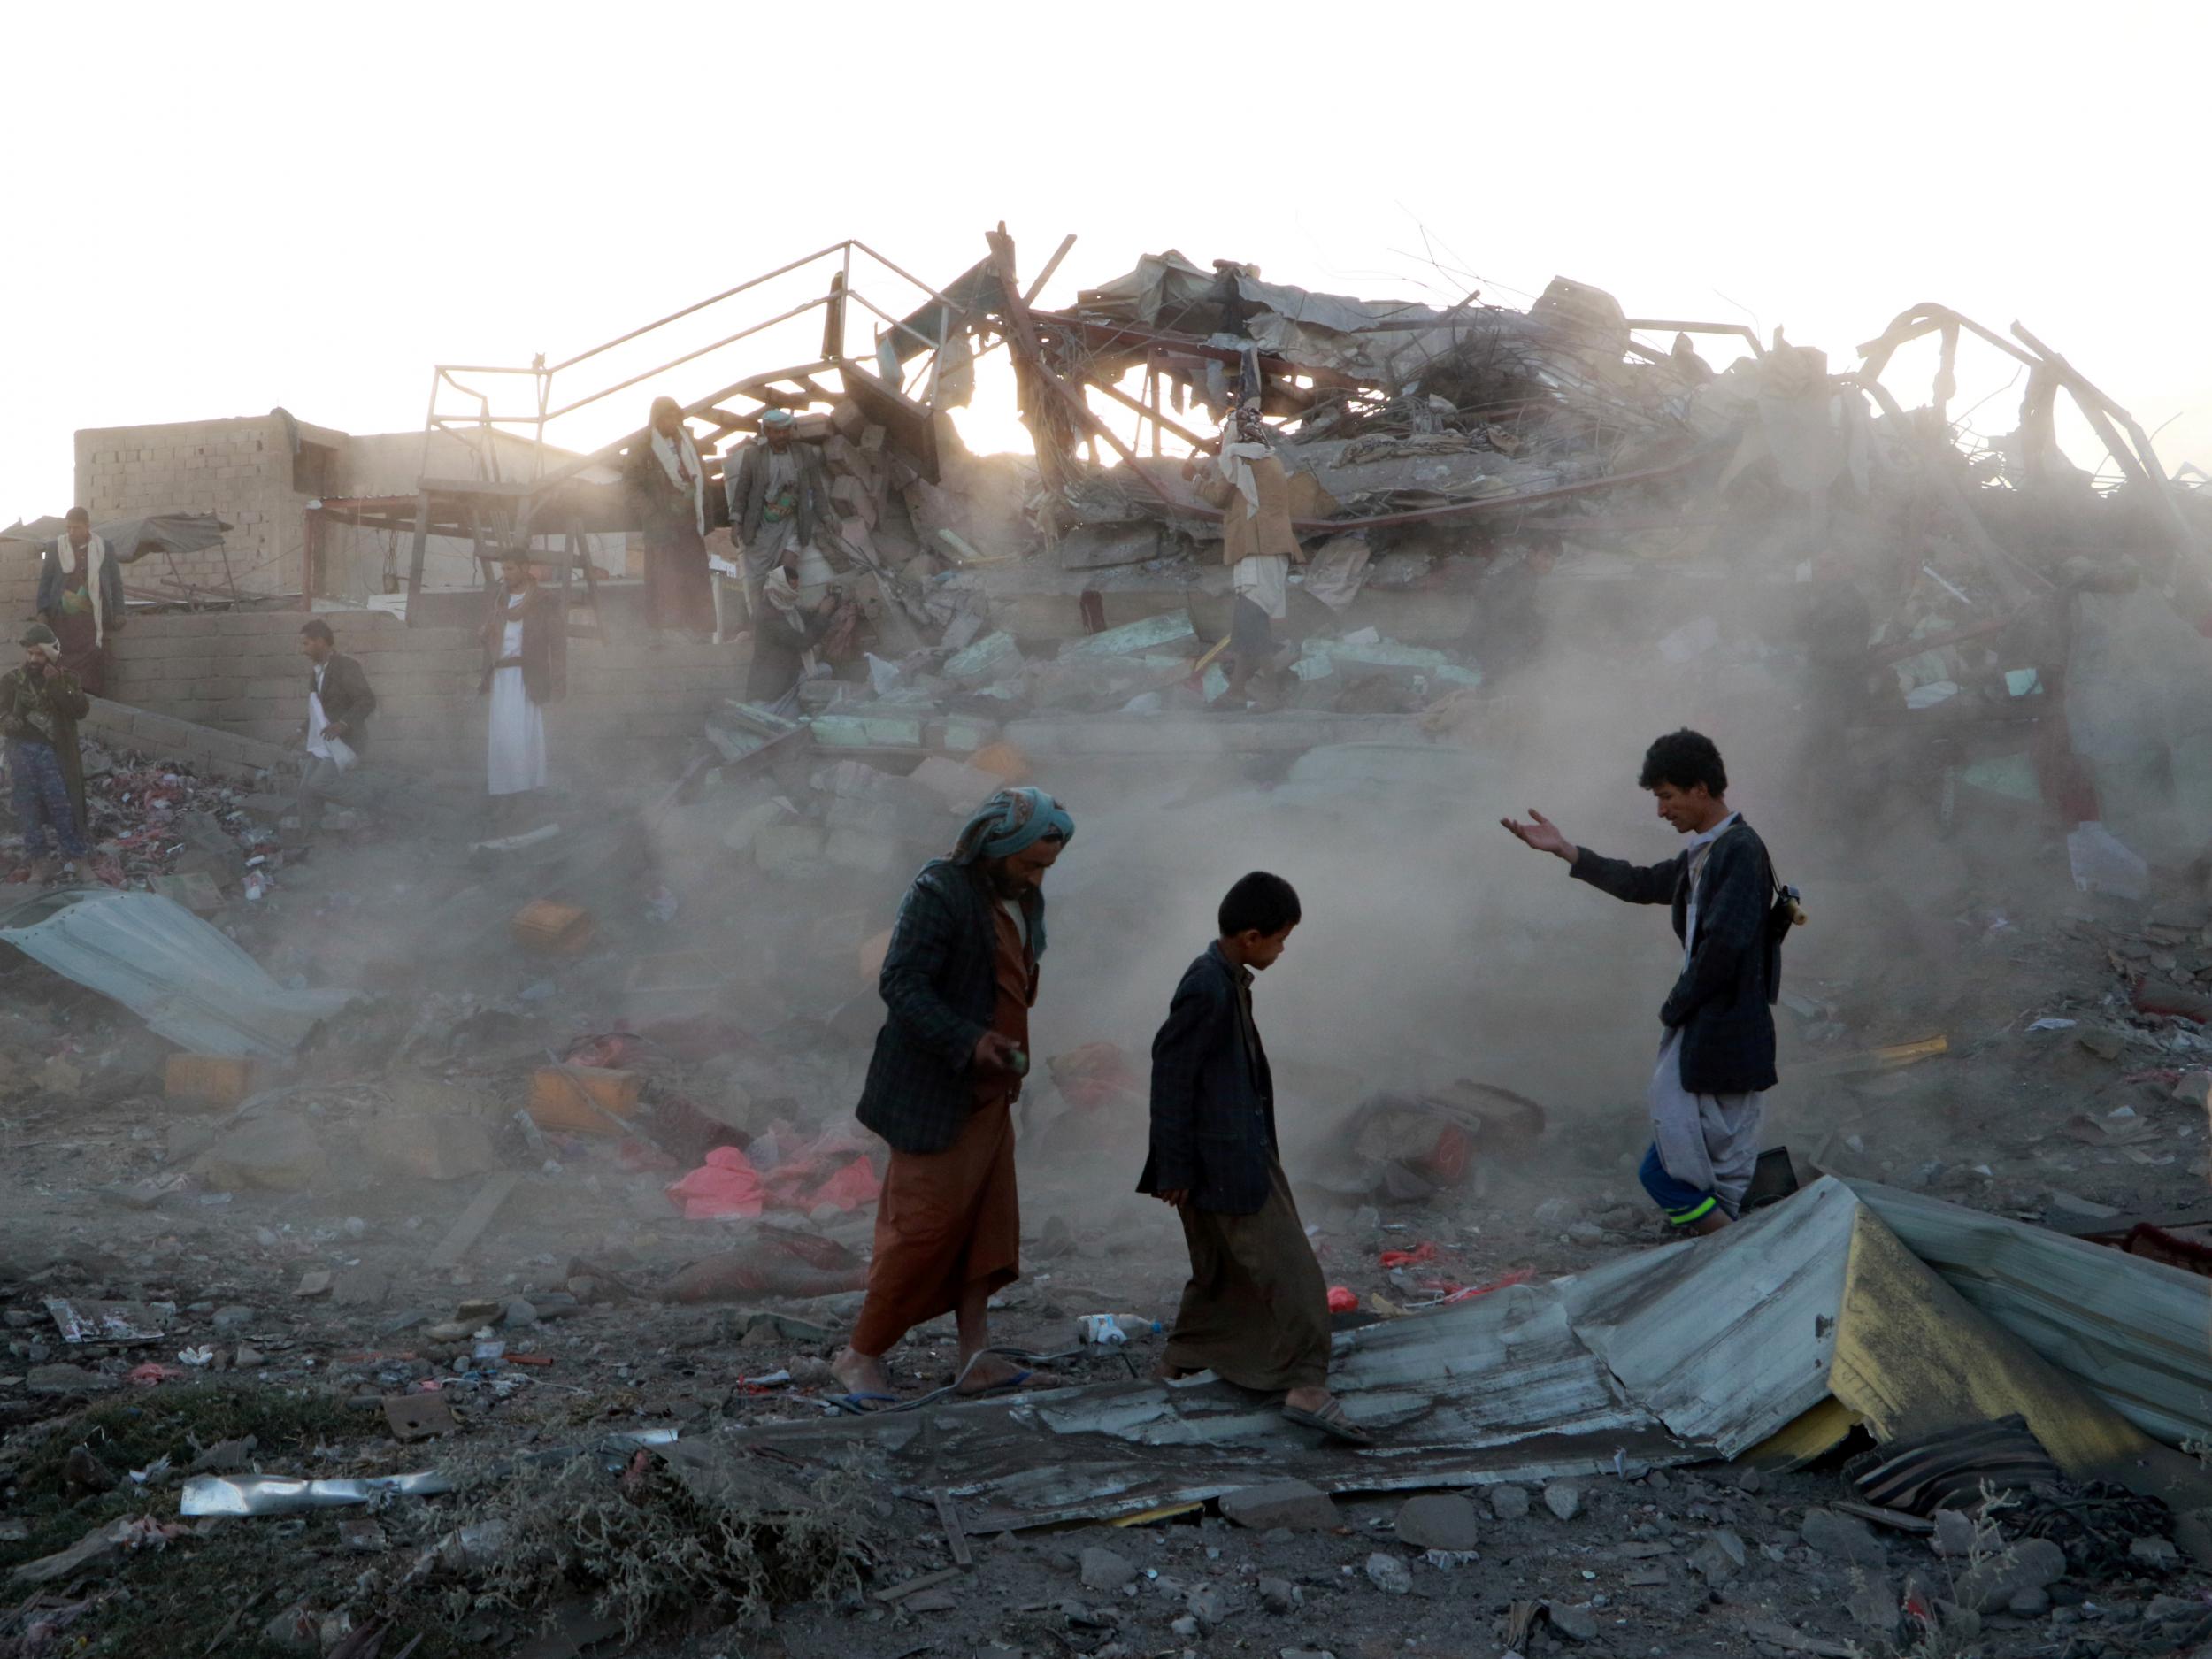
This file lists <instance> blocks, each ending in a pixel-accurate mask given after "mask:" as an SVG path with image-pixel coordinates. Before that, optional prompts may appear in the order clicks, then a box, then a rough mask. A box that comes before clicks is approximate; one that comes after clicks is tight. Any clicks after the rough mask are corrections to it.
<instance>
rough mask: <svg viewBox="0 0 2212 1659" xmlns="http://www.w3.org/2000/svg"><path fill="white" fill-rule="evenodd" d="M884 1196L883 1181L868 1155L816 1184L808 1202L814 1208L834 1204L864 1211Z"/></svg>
mask: <svg viewBox="0 0 2212 1659" xmlns="http://www.w3.org/2000/svg"><path fill="white" fill-rule="evenodd" d="M882 1196H883V1182H882V1180H881V1179H880V1178H879V1177H878V1176H877V1174H876V1166H875V1165H874V1164H871V1163H870V1162H869V1161H868V1160H867V1159H866V1158H855V1159H854V1160H853V1161H852V1162H851V1163H849V1164H846V1165H845V1167H844V1168H843V1169H841V1170H840V1171H837V1173H836V1174H834V1175H833V1176H831V1177H830V1178H829V1179H827V1180H826V1181H824V1182H823V1183H822V1184H821V1186H819V1187H816V1188H815V1189H814V1191H813V1193H812V1194H810V1196H809V1197H808V1199H807V1204H808V1207H809V1208H810V1209H815V1208H818V1207H820V1206H821V1205H823V1204H834V1205H836V1206H837V1208H838V1209H840V1210H860V1209H864V1208H865V1207H866V1206H868V1205H870V1204H872V1203H874V1202H876V1200H877V1199H879V1198H880V1197H882Z"/></svg>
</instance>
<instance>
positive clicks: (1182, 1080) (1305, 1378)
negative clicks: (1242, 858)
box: [1137, 871, 1372, 1444]
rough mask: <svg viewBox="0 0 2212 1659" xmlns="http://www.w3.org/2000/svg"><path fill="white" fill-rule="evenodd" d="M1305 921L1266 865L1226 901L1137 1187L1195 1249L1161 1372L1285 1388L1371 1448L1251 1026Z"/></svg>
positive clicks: (1164, 1031)
mask: <svg viewBox="0 0 2212 1659" xmlns="http://www.w3.org/2000/svg"><path fill="white" fill-rule="evenodd" d="M1298 920H1299V908H1298V895H1297V894H1296V893H1295V892H1294V891H1293V890H1292V888H1291V885H1290V883H1289V882H1287V881H1286V880H1284V879H1282V878H1281V877H1280V876H1273V875H1269V874H1267V873H1266V872H1263V871H1256V872H1253V873H1252V874H1250V875H1248V876H1247V877H1245V878H1244V879H1243V880H1241V881H1240V882H1238V883H1237V884H1236V886H1234V887H1231V888H1230V889H1229V894H1228V896H1227V897H1226V898H1225V899H1223V900H1222V902H1221V912H1220V917H1219V922H1220V929H1221V936H1220V937H1219V938H1218V939H1217V940H1215V941H1214V942H1213V943H1212V944H1210V945H1209V946H1207V947H1206V950H1205V954H1204V955H1202V956H1200V957H1199V958H1198V960H1197V961H1195V962H1194V963H1192V964H1191V965H1190V967H1189V969H1188V970H1187V972H1185V973H1184V975H1183V982H1182V983H1181V984H1180V985H1179V986H1177V987H1175V1001H1174V1002H1173V1003H1172V1004H1171V1005H1170V1007H1169V1009H1168V1016H1167V1024H1165V1025H1163V1026H1161V1027H1160V1033H1159V1035H1158V1036H1156V1037H1155V1038H1154V1039H1153V1040H1152V1148H1151V1156H1149V1157H1148V1158H1147V1159H1146V1160H1145V1165H1144V1173H1143V1174H1142V1175H1141V1177H1139V1178H1138V1181H1137V1190H1138V1191H1139V1192H1141V1193H1149V1194H1151V1195H1152V1196H1153V1197H1155V1198H1157V1199H1158V1200H1160V1202H1163V1203H1164V1204H1169V1205H1171V1206H1173V1208H1174V1210H1175V1211H1176V1213H1177V1214H1178V1215H1179V1216H1180V1217H1182V1218H1183V1240H1184V1242H1185V1243H1186V1244H1187V1245H1188V1246H1189V1248H1190V1280H1189V1282H1188V1283H1187V1284H1186V1285H1185V1286H1183V1302H1182V1306H1181V1307H1180V1308H1179V1310H1177V1312H1176V1316H1175V1329H1174V1332H1173V1333H1171V1335H1170V1336H1169V1338H1168V1343H1167V1352H1166V1354H1165V1356H1164V1358H1163V1359H1162V1361H1161V1374H1162V1375H1163V1376H1164V1377H1168V1378H1171V1379H1172V1378H1176V1377H1181V1376H1186V1375H1188V1374H1189V1373H1191V1372H1193V1371H1212V1372H1214V1373H1215V1374H1216V1375H1217V1376H1218V1377H1220V1378H1221V1379H1223V1380H1225V1381H1227V1382H1232V1383H1235V1384H1236V1385H1238V1386H1240V1387H1244V1388H1252V1389H1257V1390H1260V1391H1262V1392H1263V1393H1270V1394H1271V1393H1276V1392H1281V1393H1282V1394H1283V1396H1284V1398H1283V1415H1284V1416H1285V1417H1288V1418H1289V1419H1290V1420H1291V1421H1292V1422H1294V1423H1298V1424H1302V1425H1305V1426H1306V1427H1309V1428H1316V1429H1319V1430H1321V1431H1322V1432H1324V1433H1325V1434H1328V1435H1330V1436H1332V1437H1333V1438H1334V1439H1337V1440H1348V1441H1351V1442H1353V1443H1355V1444H1363V1443H1364V1442H1366V1441H1367V1440H1371V1438H1372V1437H1371V1435H1370V1434H1369V1433H1368V1432H1367V1431H1366V1430H1364V1429H1363V1428H1361V1427H1360V1426H1359V1425H1357V1424H1356V1423H1355V1422H1353V1421H1352V1420H1351V1418H1350V1417H1348V1416H1347V1415H1346V1413H1345V1410H1344V1406H1343V1402H1340V1401H1339V1400H1338V1399H1337V1398H1336V1397H1335V1396H1334V1395H1333V1394H1330V1393H1329V1389H1328V1379H1329V1288H1328V1286H1327V1284H1326V1282H1325V1280H1324V1279H1322V1277H1321V1264H1320V1263H1318V1262H1317V1261H1315V1260H1314V1256H1313V1247H1312V1246H1311V1245H1310V1244H1309V1243H1308V1242H1307V1241H1306V1230H1305V1226H1304V1224H1303V1223H1302V1222H1301V1221H1300V1220H1299V1218H1298V1206H1297V1203H1296V1202H1295V1201H1294V1200H1293V1199H1292V1197H1291V1195H1290V1183H1289V1182H1288V1181H1287V1180H1286V1179H1284V1178H1283V1166H1282V1161H1281V1156H1280V1154H1279V1148H1278V1143H1277V1141H1276V1137H1275V1084H1274V1077H1273V1074H1272V1073H1271V1071H1269V1069H1268V1064H1267V1050H1266V1049H1265V1048H1263V1047H1262V1046H1261V1044H1260V1033H1259V1028H1258V1026H1257V1025H1255V1024H1254V1023H1253V1019H1252V976H1253V975H1254V974H1255V973H1260V972H1265V971H1266V970H1267V969H1269V968H1271V967H1272V966H1274V964H1276V963H1277V962H1278V961H1279V960H1280V958H1281V956H1282V954H1283V949H1284V947H1285V946H1286V945H1287V944H1288V943H1289V941H1290V934H1291V930H1292V929H1293V928H1294V927H1295V926H1297V925H1298Z"/></svg>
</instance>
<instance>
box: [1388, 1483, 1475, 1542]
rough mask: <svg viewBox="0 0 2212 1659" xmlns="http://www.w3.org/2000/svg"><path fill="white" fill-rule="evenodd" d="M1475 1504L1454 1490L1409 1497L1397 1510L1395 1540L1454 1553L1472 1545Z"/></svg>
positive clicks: (1473, 1540) (1473, 1539)
mask: <svg viewBox="0 0 2212 1659" xmlns="http://www.w3.org/2000/svg"><path fill="white" fill-rule="evenodd" d="M1476 1525H1477V1522H1476V1517H1475V1506H1474V1505H1473V1504H1471V1503H1470V1502H1467V1500H1466V1499H1464V1498H1463V1497H1460V1496H1459V1495H1458V1494H1455V1493H1435V1494H1429V1495H1427V1496H1424V1497H1418V1498H1409V1499H1407V1500H1406V1502H1404V1503H1403V1504H1402V1506H1400V1508H1399V1510H1398V1521H1397V1531H1398V1541H1399V1542H1400V1543H1402V1544H1409V1545H1411V1546H1412V1547H1413V1548H1416V1549H1440V1550H1445V1551H1448V1552H1449V1553H1451V1554H1454V1555H1459V1554H1463V1553H1464V1552H1466V1551H1468V1550H1471V1549H1472V1548H1475V1545H1476V1543H1477V1541H1478V1540H1477V1538H1476Z"/></svg>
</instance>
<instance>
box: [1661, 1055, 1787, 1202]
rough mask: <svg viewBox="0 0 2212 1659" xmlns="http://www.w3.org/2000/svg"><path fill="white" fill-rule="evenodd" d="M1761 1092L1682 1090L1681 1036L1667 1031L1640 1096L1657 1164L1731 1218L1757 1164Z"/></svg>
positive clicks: (1762, 1103) (1762, 1107) (1763, 1107)
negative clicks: (1648, 1119) (1646, 1089)
mask: <svg viewBox="0 0 2212 1659" xmlns="http://www.w3.org/2000/svg"><path fill="white" fill-rule="evenodd" d="M1766 1098H1767V1097H1766V1096H1765V1095H1764V1094H1691V1093H1690V1092H1689V1091H1688V1090H1687V1089H1686V1088H1684V1087H1682V1033H1680V1032H1679V1031H1671V1032H1669V1033H1667V1036H1666V1041H1663V1042H1662V1043H1661V1044H1660V1045H1659V1061H1658V1064H1656V1065H1655V1066H1654V1067H1653V1068H1652V1072H1651V1088H1650V1090H1649V1092H1648V1093H1647V1094H1646V1096H1645V1099H1646V1102H1647V1104H1648V1105H1649V1106H1650V1108H1651V1144H1652V1146H1653V1148H1655V1150H1656V1151H1657V1152H1658V1154H1659V1163H1660V1166H1661V1167H1662V1168H1663V1169H1664V1170H1665V1171H1666V1172H1667V1173H1668V1174H1669V1175H1671V1176H1672V1177H1673V1178H1674V1179H1676V1180H1678V1181H1679V1182H1681V1183H1682V1184H1683V1185H1684V1186H1686V1187H1695V1188H1696V1189H1697V1190H1698V1191H1699V1192H1701V1193H1710V1194H1712V1195H1713V1198H1714V1201H1715V1202H1717V1204H1718V1205H1719V1206H1720V1208H1721V1209H1722V1210H1724V1211H1725V1212H1726V1213H1727V1215H1728V1216H1729V1217H1731V1218H1733V1217H1736V1216H1738V1215H1740V1213H1741V1212H1742V1210H1743V1200H1744V1194H1746V1193H1747V1192H1749V1191H1750V1190H1751V1177H1752V1174H1753V1172H1754V1171H1755V1170H1756V1169H1757V1168H1758V1166H1759V1125H1760V1120H1761V1118H1762V1117H1763V1115H1764V1113H1765V1110H1766Z"/></svg>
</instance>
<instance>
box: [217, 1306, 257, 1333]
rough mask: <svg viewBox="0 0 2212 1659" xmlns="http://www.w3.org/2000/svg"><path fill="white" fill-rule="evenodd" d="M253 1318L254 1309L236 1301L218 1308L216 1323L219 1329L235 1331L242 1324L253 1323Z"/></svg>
mask: <svg viewBox="0 0 2212 1659" xmlns="http://www.w3.org/2000/svg"><path fill="white" fill-rule="evenodd" d="M253 1319H254V1310H252V1309H251V1308H249V1307H247V1306H245V1305H244V1304H243V1303H242V1302H231V1303H229V1304H228V1305H227V1306H226V1307H221V1308H218V1309H216V1310H215V1321H214V1323H215V1328H216V1329H217V1330H218V1331H235V1330H236V1329H238V1327H239V1326H241V1325H250V1324H252V1323H253Z"/></svg>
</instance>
